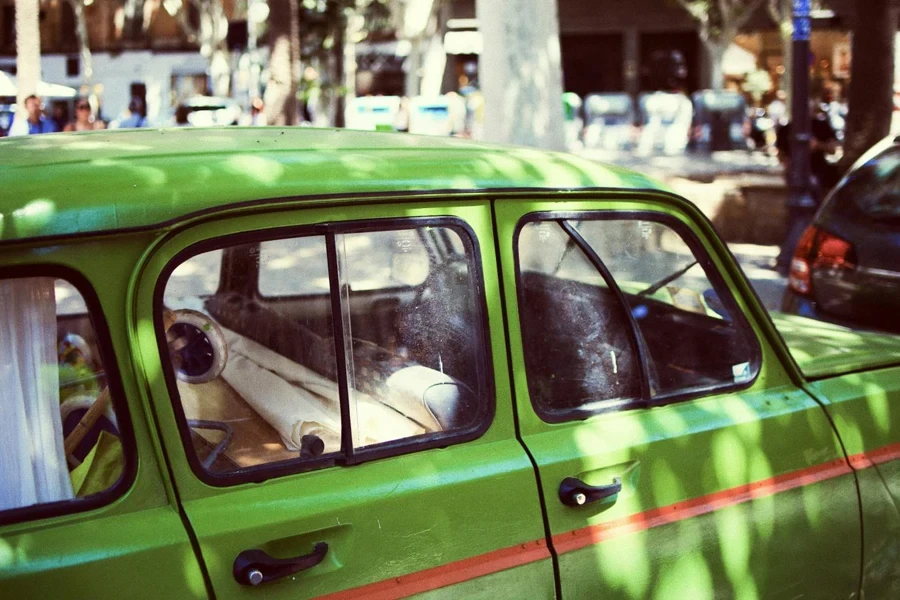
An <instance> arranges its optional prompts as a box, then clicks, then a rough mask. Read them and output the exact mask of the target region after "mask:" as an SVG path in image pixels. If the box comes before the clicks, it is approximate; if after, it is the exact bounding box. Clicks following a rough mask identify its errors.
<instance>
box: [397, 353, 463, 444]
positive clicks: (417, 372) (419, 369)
mask: <svg viewBox="0 0 900 600" xmlns="http://www.w3.org/2000/svg"><path fill="white" fill-rule="evenodd" d="M444 385H450V386H453V391H454V392H455V393H454V394H453V398H452V400H455V401H458V400H459V394H458V391H457V390H456V385H457V384H456V381H455V380H454V379H453V378H452V377H450V376H449V375H447V374H446V373H441V372H440V371H435V370H434V369H431V368H429V367H423V366H422V365H414V366H412V367H406V368H404V369H400V370H399V371H397V372H396V373H394V374H393V375H391V376H390V377H388V378H387V381H385V383H384V388H385V389H384V394H383V398H380V400H381V401H382V402H384V403H385V404H387V405H388V406H391V407H392V408H394V409H396V410H398V411H400V412H401V413H403V414H404V415H406V416H407V417H409V418H410V419H413V420H415V421H416V422H418V423H420V424H422V425H423V426H424V427H425V428H426V429H428V430H429V431H441V430H442V429H443V427H441V424H440V422H439V421H438V418H437V416H435V414H434V411H433V410H432V407H431V406H429V405H428V403H427V402H426V399H427V394H428V391H429V390H430V389H432V388H435V387H436V386H444ZM452 403H453V404H454V405H455V403H456V402H452ZM442 408H446V409H447V411H448V412H452V411H453V409H455V408H456V407H455V406H449V407H442Z"/></svg>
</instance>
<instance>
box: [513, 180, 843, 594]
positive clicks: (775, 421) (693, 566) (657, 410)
mask: <svg viewBox="0 0 900 600" xmlns="http://www.w3.org/2000/svg"><path fill="white" fill-rule="evenodd" d="M595 198H596V199H584V200H582V201H581V202H579V201H575V200H571V201H549V200H544V201H542V200H539V199H536V198H532V199H529V200H523V201H520V202H512V201H504V202H502V203H498V204H497V218H498V234H499V242H500V248H501V256H502V259H503V266H504V288H505V290H506V299H507V311H508V314H509V329H510V347H511V358H512V362H513V364H523V361H524V351H523V348H522V337H521V333H520V329H519V310H518V308H517V306H518V304H517V303H518V300H517V297H516V294H515V290H516V285H517V280H516V274H515V264H516V260H515V256H514V252H513V248H514V247H515V245H514V230H515V227H516V224H517V223H518V222H519V220H520V219H521V218H522V217H524V216H525V215H528V214H530V213H535V212H542V211H555V212H560V213H565V212H567V211H568V212H579V211H586V210H591V211H601V212H602V211H609V210H620V211H621V210H626V211H627V210H632V211H651V212H657V213H660V214H667V215H672V216H675V217H676V218H677V219H679V220H682V221H683V222H686V223H687V224H688V226H689V227H690V228H694V222H692V221H689V220H688V219H687V216H686V215H685V212H684V210H685V209H684V207H683V206H682V205H680V203H678V202H677V201H674V200H669V199H668V198H665V197H654V196H653V195H652V194H650V195H647V196H646V197H645V199H643V200H635V201H632V202H623V201H621V200H620V199H619V198H616V194H615V193H608V194H605V195H601V194H597V195H595ZM688 210H689V209H688ZM695 233H697V234H698V235H700V236H701V239H702V240H703V243H704V245H705V246H706V247H707V251H709V253H710V254H711V257H712V260H713V261H714V263H716V265H717V267H719V269H720V271H721V272H727V271H728V269H727V268H726V267H724V263H725V258H724V256H727V255H726V251H725V250H724V248H723V247H722V246H721V245H720V244H721V243H720V242H718V241H717V240H715V239H714V238H708V237H706V236H704V235H703V232H702V230H700V231H697V230H695ZM726 277H728V276H727V275H726ZM727 281H728V284H729V286H730V287H733V286H734V285H735V284H736V282H735V281H733V280H732V279H728V280H727ZM736 301H737V303H738V305H739V306H740V308H741V309H742V310H743V312H744V314H752V313H753V310H751V307H750V306H749V305H748V300H747V299H746V298H742V297H737V298H736ZM760 329H761V328H757V331H759V330H760ZM760 337H761V338H762V339H761V340H760V342H761V345H762V352H763V359H762V371H761V372H760V374H759V376H758V377H757V378H756V380H755V382H754V383H753V384H752V385H751V386H750V387H749V388H748V389H746V390H744V391H737V392H728V393H722V392H719V393H716V394H714V395H711V396H710V397H707V398H702V397H701V398H697V399H693V400H684V401H681V402H676V403H672V404H668V405H665V406H658V407H654V408H649V409H646V408H636V409H633V410H626V411H620V412H609V413H601V414H597V415H595V416H592V417H588V418H587V419H586V420H583V421H571V422H566V423H558V424H549V423H545V422H544V421H542V420H541V419H540V418H539V417H538V416H537V415H536V414H535V412H534V409H533V408H532V406H531V403H530V401H529V392H528V381H527V377H526V373H525V372H524V370H523V369H516V370H515V386H516V402H517V406H518V415H519V421H520V427H521V431H522V439H523V441H524V442H525V444H526V445H527V446H528V448H529V450H530V451H531V453H532V455H533V456H534V458H535V461H536V463H537V465H538V468H539V471H540V476H541V483H542V489H543V494H544V503H545V505H546V507H547V508H546V510H547V517H548V520H549V527H550V531H551V536H552V537H551V539H552V544H553V549H554V551H555V552H556V553H557V554H558V555H559V565H560V577H561V584H562V592H563V596H564V597H589V596H599V595H603V597H621V598H636V597H648V596H651V595H654V594H662V596H663V597H712V596H715V595H718V594H724V595H727V596H742V595H744V594H746V595H748V597H766V598H775V597H781V598H795V597H797V595H798V594H810V595H812V596H817V595H818V596H829V597H851V596H852V595H853V594H854V593H855V592H856V590H857V585H858V583H859V577H858V575H859V564H860V554H859V551H858V550H857V549H856V548H855V547H853V544H850V545H848V544H847V543H846V540H848V539H859V536H860V535H861V532H860V529H859V520H858V512H857V511H858V500H857V496H856V493H857V492H856V484H855V479H854V475H853V473H852V471H851V470H850V468H849V466H848V465H847V464H846V462H845V460H844V453H843V451H842V450H841V447H840V443H839V440H838V438H837V436H836V435H835V432H834V430H833V428H832V427H831V425H830V423H829V421H828V419H827V415H826V414H825V412H824V411H823V409H822V407H821V405H820V404H819V403H817V402H816V401H815V400H814V399H813V398H812V397H810V396H809V395H808V394H807V393H806V392H804V391H802V390H801V389H799V388H798V387H797V386H796V385H795V384H794V383H793V382H792V380H791V377H790V375H789V373H788V372H786V371H785V369H784V368H783V367H782V366H781V364H780V362H779V360H778V359H777V357H776V353H775V351H774V350H773V348H772V347H771V346H770V345H769V343H768V342H767V341H766V339H767V338H766V337H765V336H760ZM566 477H577V478H579V479H582V480H583V481H585V482H586V483H588V484H590V485H604V484H608V483H609V481H611V480H612V479H613V478H615V477H618V478H621V480H622V485H623V488H622V491H621V492H620V493H619V494H618V496H617V497H616V498H615V499H614V500H612V501H600V502H598V503H597V504H588V505H585V506H582V507H575V508H572V507H567V506H564V505H563V504H562V503H561V502H560V499H559V498H558V496H557V487H558V486H559V485H560V482H561V481H562V480H563V479H564V478H566ZM838 531H840V533H838ZM798 556H802V557H804V558H803V561H802V562H803V568H802V569H798V568H797V567H798V562H797V560H796V558H797V557H798ZM807 558H808V559H809V561H808V562H807V560H806V559H807ZM829 562H831V563H832V564H831V565H830V566H828V567H825V566H824V563H829ZM663 590H664V592H663Z"/></svg>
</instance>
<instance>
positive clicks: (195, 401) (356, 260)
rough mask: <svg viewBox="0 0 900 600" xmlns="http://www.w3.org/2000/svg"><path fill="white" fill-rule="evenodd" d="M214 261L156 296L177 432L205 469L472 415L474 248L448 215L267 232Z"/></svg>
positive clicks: (308, 453) (444, 428) (390, 439)
mask: <svg viewBox="0 0 900 600" xmlns="http://www.w3.org/2000/svg"><path fill="white" fill-rule="evenodd" d="M329 236H333V240H334V244H333V247H334V255H333V257H331V260H330V257H329ZM460 248H462V251H460ZM371 257H378V258H377V259H374V260H370V258H371ZM191 260H193V259H188V261H186V262H190V261H191ZM222 262H223V264H224V267H223V268H222V277H221V284H220V285H219V286H218V289H217V290H216V291H215V293H214V294H211V295H201V296H199V297H193V298H191V297H184V296H176V295H174V294H172V293H170V289H169V287H168V284H167V286H166V293H165V295H164V298H165V306H164V307H162V308H163V314H164V321H165V326H166V328H167V335H166V340H167V345H168V353H169V358H170V360H171V364H172V368H173V371H174V375H175V381H176V386H177V390H178V397H179V402H180V404H181V408H182V411H183V413H184V417H185V420H186V423H185V424H186V426H187V427H186V430H187V431H188V433H187V434H186V438H189V440H190V452H192V453H194V454H195V456H196V458H197V462H199V463H200V465H201V466H202V467H203V468H204V469H206V470H207V471H210V472H212V473H215V474H227V473H234V472H237V471H239V470H241V469H245V468H248V467H259V466H262V465H266V464H269V463H275V462H282V461H296V460H300V461H310V460H314V459H315V460H318V461H319V462H322V461H326V462H327V460H329V459H330V460H336V459H337V458H338V457H339V456H342V455H343V454H345V453H346V452H347V451H348V450H349V451H353V450H356V449H359V450H360V451H362V450H364V449H369V448H372V447H375V446H384V445H387V444H392V445H398V444H404V443H405V441H406V440H411V441H421V440H424V441H427V440H428V439H432V438H441V437H446V436H447V435H448V434H455V433H458V432H459V431H461V430H464V429H466V428H470V427H471V426H472V425H473V424H477V422H478V420H479V419H480V418H482V417H483V415H484V409H485V406H486V405H485V403H484V400H483V399H484V394H483V388H484V376H483V373H484V370H483V367H484V365H483V361H482V360H481V358H480V357H481V353H482V352H483V347H482V344H481V341H480V340H481V338H480V336H478V335H474V334H473V332H477V331H479V330H480V327H481V325H480V320H479V319H480V316H479V315H480V312H479V310H478V304H477V296H476V295H475V290H476V289H477V287H476V283H475V281H476V280H475V274H474V271H473V264H474V263H473V250H472V246H471V243H470V242H469V240H468V238H467V237H465V239H463V236H460V234H459V233H458V232H457V231H455V230H454V229H452V228H446V227H422V228H419V229H412V228H410V229H397V230H391V231H375V232H372V231H365V232H352V233H351V232H347V233H334V234H323V235H316V236H303V237H296V238H291V239H279V240H266V241H262V242H260V243H258V244H244V245H239V246H233V247H229V248H225V249H224V251H223V255H222ZM332 263H333V264H335V265H336V269H335V271H334V272H333V273H332V272H331V271H330V268H329V264H332ZM182 264H184V263H182ZM179 268H180V265H177V266H176V268H175V271H174V272H177V271H178V269H179ZM384 269H388V271H389V272H387V273H386V272H385V271H384ZM248 274H252V276H253V277H258V281H248V280H247V278H248V277H249V276H250V275H248ZM332 278H333V279H334V280H335V283H336V286H335V287H334V288H333V289H334V290H335V293H336V294H337V297H336V298H333V297H332V295H331V294H332V285H331V279H332ZM170 281H171V279H170ZM264 281H265V282H267V283H265V284H264V283H263V282H264ZM397 282H402V285H397ZM374 283H378V284H379V286H380V287H376V288H374V289H373V287H372V286H373V284H374ZM386 283H390V285H382V284H386ZM257 289H258V290H259V292H261V293H256V292H255V290H257ZM360 291H365V293H360ZM375 292H377V293H375ZM335 303H336V304H337V305H339V306H340V314H333V307H334V306H335ZM179 306H181V307H193V308H191V309H183V308H182V309H178V308H176V307H179ZM337 320H339V322H338V323H335V321H337ZM338 331H339V332H342V335H341V336H340V337H336V335H337V334H336V332H338ZM342 359H343V361H342ZM344 380H346V382H347V383H346V387H345V388H343V389H342V385H343V384H342V381H344ZM344 402H346V404H345V405H344V404H343V403H344ZM342 405H344V406H346V410H347V413H348V414H349V416H350V418H349V432H350V437H349V440H350V441H351V442H352V447H351V448H349V449H345V448H343V446H342V432H343V427H344V425H343V423H342V417H341V412H342V411H341V407H342Z"/></svg>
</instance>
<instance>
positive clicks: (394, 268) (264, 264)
mask: <svg viewBox="0 0 900 600" xmlns="http://www.w3.org/2000/svg"><path fill="white" fill-rule="evenodd" d="M315 252H316V246H315V242H314V238H292V239H287V240H272V241H267V242H263V243H262V244H261V246H260V266H259V269H260V274H259V291H260V293H261V294H263V295H264V296H293V295H303V294H325V293H327V292H328V270H327V269H326V268H325V266H326V265H325V264H320V263H318V262H312V264H307V263H306V262H305V259H306V258H308V257H310V256H313V255H314V254H315ZM342 253H343V256H344V257H346V261H347V268H348V269H349V270H350V273H349V279H350V280H351V281H352V284H353V290H355V291H364V290H378V289H384V288H390V287H399V286H416V285H419V284H421V283H422V282H423V281H425V278H426V277H427V275H428V254H427V252H426V250H425V247H424V245H423V242H422V238H421V236H420V234H419V232H418V231H417V230H415V229H401V230H397V231H371V232H368V233H367V234H366V235H359V236H353V237H350V238H348V239H346V240H345V241H344V244H343V246H342ZM298 267H299V268H303V269H305V270H306V271H307V273H306V277H304V278H300V277H284V276H283V274H284V273H285V271H286V270H289V269H297V268H298ZM398 277H399V279H398Z"/></svg>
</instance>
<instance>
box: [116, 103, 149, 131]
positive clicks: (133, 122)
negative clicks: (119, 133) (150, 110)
mask: <svg viewBox="0 0 900 600" xmlns="http://www.w3.org/2000/svg"><path fill="white" fill-rule="evenodd" d="M146 126H147V118H146V117H144V103H143V101H142V100H141V99H140V98H138V97H137V96H135V97H134V98H132V99H131V102H129V103H128V115H127V116H126V117H125V118H124V119H121V120H120V121H119V123H118V125H117V127H118V128H119V129H137V128H140V127H146Z"/></svg>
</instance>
